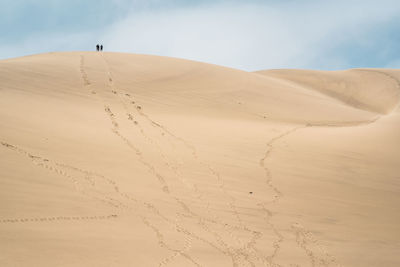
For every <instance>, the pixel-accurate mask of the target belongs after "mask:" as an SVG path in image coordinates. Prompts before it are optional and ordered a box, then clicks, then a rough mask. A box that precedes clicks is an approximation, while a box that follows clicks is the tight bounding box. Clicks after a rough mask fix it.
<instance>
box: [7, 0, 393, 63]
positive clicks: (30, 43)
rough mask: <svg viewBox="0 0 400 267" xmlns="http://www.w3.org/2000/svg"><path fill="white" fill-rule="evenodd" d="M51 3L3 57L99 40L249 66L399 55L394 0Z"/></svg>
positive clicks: (110, 47) (86, 46) (87, 46)
mask: <svg viewBox="0 0 400 267" xmlns="http://www.w3.org/2000/svg"><path fill="white" fill-rule="evenodd" d="M5 1H8V0H5ZM30 2H34V1H30ZM45 2H53V4H52V5H51V6H49V7H48V8H50V7H51V10H52V12H53V13H54V14H56V15H52V16H50V15H49V17H47V18H45V19H43V21H44V22H43V24H45V25H39V26H38V29H39V30H38V31H29V30H28V31H27V32H24V33H23V34H21V36H24V38H23V39H22V40H20V41H18V42H13V41H9V42H8V43H7V42H2V43H3V45H0V58H5V57H10V56H17V55H23V54H27V53H37V52H45V51H47V50H48V51H60V50H92V49H93V45H94V44H96V43H97V42H100V41H101V42H103V43H104V44H105V48H106V50H107V51H119V52H133V53H144V54H155V55H162V56H173V57H180V58H187V59H192V60H198V61H203V62H208V63H214V64H219V65H224V66H229V67H234V68H239V69H244V70H258V69H268V68H314V69H341V68H350V67H368V66H371V67H379V66H381V67H385V66H388V65H389V64H391V63H390V62H398V61H399V60H400V57H399V56H398V55H397V54H398V53H397V48H398V41H400V37H399V38H397V37H396V36H399V30H398V29H397V25H398V24H399V22H400V16H398V14H400V12H399V11H400V4H399V3H398V2H397V1H394V0H382V1H379V2H377V1H372V0H365V1H354V0H353V1H352V0H348V1H344V0H338V1H334V2H332V1H329V2H328V1H316V0H304V1H293V0H284V1H272V0H271V1H261V0H259V1H257V0H253V1H240V0H233V1H227V0H218V1H210V0H202V1H194V0H193V1H192V0H186V1H185V0H168V1H166V0H165V1H161V0H149V1H144V0H134V1H128V0H112V1H103V0H99V1H96V2H95V1H88V2H85V3H86V4H81V1H72V2H71V3H69V2H68V4H63V5H58V4H56V3H54V1H50V0H48V1H43V2H41V3H42V6H46V5H45V4H44V3H45ZM55 2H58V1H55ZM64 3H66V2H64ZM94 3H96V4H95V5H94ZM60 8H61V9H62V10H60ZM13 10H14V11H15V12H16V10H17V9H15V8H14V9H13ZM39 15H40V13H38V14H37V16H39ZM42 15H43V16H46V15H45V14H42ZM17 17H18V16H17ZM31 20H32V18H31ZM71 20H72V21H71ZM45 22H46V23H45ZM46 25H47V26H46ZM48 25H54V27H53V28H51V27H50V26H48ZM44 26H46V27H44ZM43 28H45V29H46V30H45V31H43V30H42V29H43ZM19 30H20V31H21V32H23V29H19ZM395 37H396V38H395ZM9 40H12V38H9Z"/></svg>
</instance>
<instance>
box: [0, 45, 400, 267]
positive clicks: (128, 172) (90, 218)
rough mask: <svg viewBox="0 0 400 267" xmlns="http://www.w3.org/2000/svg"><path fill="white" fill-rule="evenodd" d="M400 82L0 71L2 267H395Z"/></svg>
mask: <svg viewBox="0 0 400 267" xmlns="http://www.w3.org/2000/svg"><path fill="white" fill-rule="evenodd" d="M399 81H400V70H393V69H353V70H346V71H331V72H328V71H308V70H267V71H259V72H254V73H251V72H245V71H240V70H235V69H230V68H225V67H220V66H216V65H210V64H205V63H200V62H193V61H188V60H182V59H175V58H167V57H158V56H146V55H134V54H121V53H100V52H68V53H67V52H66V53H48V54H41V55H34V56H28V57H21V58H15V59H9V60H1V61H0V159H1V160H0V266H288V267H289V266H291V267H293V266H360V267H361V266H363V267H364V266H400V253H399V251H400V108H399V103H400V82H399Z"/></svg>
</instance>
